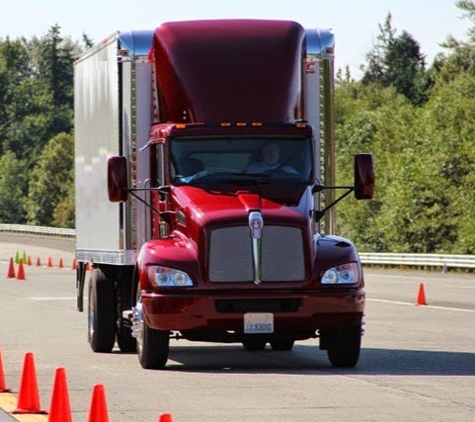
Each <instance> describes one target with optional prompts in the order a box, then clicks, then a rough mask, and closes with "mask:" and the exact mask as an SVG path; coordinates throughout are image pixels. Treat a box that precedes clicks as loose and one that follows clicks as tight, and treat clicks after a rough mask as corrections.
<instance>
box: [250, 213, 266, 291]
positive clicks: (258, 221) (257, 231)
mask: <svg viewBox="0 0 475 422" xmlns="http://www.w3.org/2000/svg"><path fill="white" fill-rule="evenodd" d="M262 227H264V219H263V218H262V214H261V213H260V212H259V211H252V212H250V213H249V228H250V229H251V236H252V260H253V264H254V284H256V285H259V284H261V236H262Z"/></svg>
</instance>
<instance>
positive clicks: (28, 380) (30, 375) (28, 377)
mask: <svg viewBox="0 0 475 422" xmlns="http://www.w3.org/2000/svg"><path fill="white" fill-rule="evenodd" d="M10 391H11V390H10V389H9V388H7V386H6V383H5V375H4V372H3V363H2V351H1V348H0V393H7V392H10ZM11 413H12V414H17V415H18V414H20V415H21V414H39V415H48V422H72V416H71V406H70V401H69V392H68V383H67V379H66V370H65V369H64V368H63V367H59V368H57V369H56V372H55V377H54V382H53V391H52V394H51V402H50V407H49V412H47V411H46V410H43V409H41V405H40V396H39V391H38V382H37V378H36V369H35V359H34V356H33V353H31V352H28V353H26V354H25V360H24V364H23V371H22V375H21V381H20V390H19V393H18V400H17V407H16V409H15V410H13V411H12V412H11ZM87 420H88V422H109V416H108V411H107V402H106V395H105V389H104V385H102V384H96V385H94V387H93V390H92V397H91V404H90V408H89V416H88V419H87ZM158 422H172V417H171V415H170V414H169V413H162V414H161V415H160V416H159V419H158Z"/></svg>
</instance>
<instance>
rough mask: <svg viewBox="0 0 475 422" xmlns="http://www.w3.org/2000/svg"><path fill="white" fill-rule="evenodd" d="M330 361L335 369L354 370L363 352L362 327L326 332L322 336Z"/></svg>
mask: <svg viewBox="0 0 475 422" xmlns="http://www.w3.org/2000/svg"><path fill="white" fill-rule="evenodd" d="M320 336H321V342H322V343H324V344H325V348H326V350H327V355H328V359H329V360H330V362H331V364H332V366H333V367H334V368H353V367H355V366H356V364H357V363H358V359H359V356H360V350H361V326H360V325H358V326H356V327H345V328H338V329H332V330H325V331H323V332H322V333H321V334H320Z"/></svg>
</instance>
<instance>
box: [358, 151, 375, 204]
mask: <svg viewBox="0 0 475 422" xmlns="http://www.w3.org/2000/svg"><path fill="white" fill-rule="evenodd" d="M373 195H374V167H373V155H372V154H356V155H355V198H356V199H372V198H373Z"/></svg>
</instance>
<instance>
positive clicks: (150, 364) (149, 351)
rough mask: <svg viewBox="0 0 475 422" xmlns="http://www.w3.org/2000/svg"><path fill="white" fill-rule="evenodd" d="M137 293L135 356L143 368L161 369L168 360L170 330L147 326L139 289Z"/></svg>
mask: <svg viewBox="0 0 475 422" xmlns="http://www.w3.org/2000/svg"><path fill="white" fill-rule="evenodd" d="M138 290H139V291H138V293H137V296H138V298H137V304H136V305H135V311H134V318H135V319H136V320H137V321H138V324H137V325H138V327H137V331H136V335H137V356H138V359H139V362H140V365H141V366H142V368H144V369H163V368H164V367H165V365H166V363H167V360H168V353H169V349H170V332H169V331H165V330H154V329H153V328H151V327H149V325H148V324H147V321H146V320H145V318H144V316H143V311H142V299H141V295H140V289H138Z"/></svg>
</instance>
